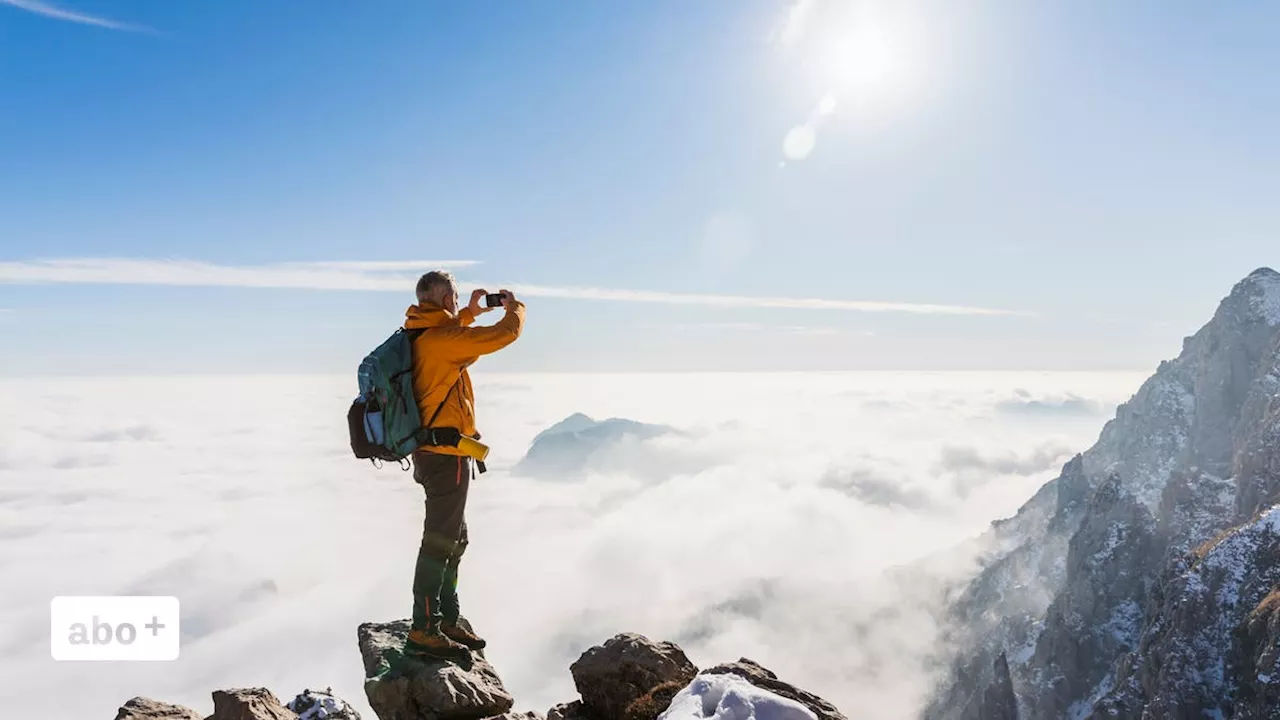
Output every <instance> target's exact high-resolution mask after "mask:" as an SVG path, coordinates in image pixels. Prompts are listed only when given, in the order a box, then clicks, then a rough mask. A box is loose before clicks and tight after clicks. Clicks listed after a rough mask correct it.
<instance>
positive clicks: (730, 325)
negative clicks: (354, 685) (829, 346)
mask: <svg viewBox="0 0 1280 720" xmlns="http://www.w3.org/2000/svg"><path fill="white" fill-rule="evenodd" d="M652 327H660V328H664V329H676V330H728V331H732V332H753V333H754V332H761V333H787V334H790V335H839V334H841V333H840V330H839V329H837V328H833V327H820V326H819V327H811V326H808V325H766V324H764V323H750V322H713V323H682V324H675V325H672V324H665V325H654V326H652Z"/></svg>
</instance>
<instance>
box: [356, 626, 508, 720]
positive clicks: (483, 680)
mask: <svg viewBox="0 0 1280 720" xmlns="http://www.w3.org/2000/svg"><path fill="white" fill-rule="evenodd" d="M460 624H463V625H464V626H466V627H468V628H469V627H470V625H468V624H467V622H466V620H465V619H464V620H461V621H460ZM409 627H410V623H409V621H408V620H397V621H394V622H389V623H363V624H361V625H360V627H359V630H358V636H359V640H360V654H361V656H362V657H363V658H364V671H365V681H364V691H365V695H366V696H367V697H368V699H369V705H370V706H371V707H372V708H373V711H374V713H375V714H377V716H378V717H379V718H380V720H481V719H482V718H489V717H494V716H496V715H503V714H505V713H507V712H509V711H510V710H511V706H512V704H513V699H512V697H511V694H510V693H508V692H507V691H506V688H504V687H503V686H502V680H501V679H500V678H499V677H498V673H497V672H496V671H495V670H494V669H493V666H491V665H490V664H489V663H488V662H486V661H485V659H484V657H483V656H482V655H480V654H475V653H473V655H472V661H471V662H470V663H466V665H468V667H463V666H461V665H459V664H455V663H451V662H445V661H437V660H425V659H420V658H413V657H407V656H405V655H404V654H403V652H402V650H403V648H404V641H405V638H406V637H407V636H408V634H409Z"/></svg>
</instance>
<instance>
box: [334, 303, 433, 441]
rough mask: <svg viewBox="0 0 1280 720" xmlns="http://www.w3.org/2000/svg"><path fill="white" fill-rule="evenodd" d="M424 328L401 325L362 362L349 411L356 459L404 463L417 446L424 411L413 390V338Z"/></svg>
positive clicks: (348, 421) (348, 417)
mask: <svg viewBox="0 0 1280 720" xmlns="http://www.w3.org/2000/svg"><path fill="white" fill-rule="evenodd" d="M422 332H423V331H422V330H405V329H403V328H401V329H399V330H396V331H395V332H394V333H393V334H392V335H391V337H389V338H387V340H386V341H385V342H383V343H382V344H381V345H379V346H378V347H377V348H376V349H375V350H374V351H373V352H371V353H369V354H368V355H367V356H366V357H365V359H364V361H363V362H361V363H360V369H359V370H358V371H357V373H356V379H357V381H358V382H359V386H360V395H359V396H358V397H357V398H356V399H355V402H353V403H351V410H350V411H348V412H347V424H348V425H349V426H350V428H349V429H350V431H351V451H352V452H353V453H355V456H356V457H357V458H360V459H367V460H371V461H373V463H374V464H375V465H376V464H378V463H379V462H380V461H387V460H389V461H392V462H401V461H403V460H404V459H405V458H406V457H408V456H409V455H411V454H413V451H414V450H417V449H418V446H419V445H420V443H419V441H418V438H419V436H420V434H421V431H422V414H421V413H420V412H419V410H418V401H417V399H416V398H415V397H414V395H413V341H414V340H416V339H417V337H418V336H419V335H421V334H422ZM439 412H440V411H439V410H438V409H437V410H436V413H437V414H438V413H439ZM432 419H433V420H434V419H435V418H432Z"/></svg>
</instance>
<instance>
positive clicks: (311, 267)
mask: <svg viewBox="0 0 1280 720" xmlns="http://www.w3.org/2000/svg"><path fill="white" fill-rule="evenodd" d="M476 264H478V262H477V261H474V260H432V261H426V260H423V261H371V262H360V261H356V262H296V263H274V264H265V265H220V264H216V263H208V262H200V261H190V260H148V259H143V260H138V259H123V258H74V259H71V258H67V259H53V260H34V261H17V262H0V283H11V284H14V283H21V284H43V283H81V284H114V285H184V286H205V287H210V286H216V287H256V288H294V289H311V290H362V291H389V292H405V289H406V288H409V287H412V285H413V282H414V281H415V280H416V279H417V274H418V273H420V272H421V271H422V270H423V269H424V268H432V267H448V268H465V267H471V266H473V265H476ZM464 284H467V285H470V286H481V287H488V286H492V287H509V288H510V289H512V290H513V291H516V292H519V293H520V294H522V295H526V296H529V297H545V298H562V299H571V300H597V301H614V302H635V303H655V304H665V305H701V306H709V307H723V308H775V309H790V310H845V311H853V312H896V313H915V314H926V315H1005V316H1007V315H1029V314H1030V313H1025V312H1018V311H1014V310H1005V309H998V308H984V307H970V306H965V305H942V304H929V303H910V302H886V301H880V300H831V299H824V298H798V297H770V296H745V295H709V294H698V293H672V292H660V291H651V290H627V289H617V288H601V287H570V286H548V285H527V284H523V283H488V284H486V283H479V282H465V283H464Z"/></svg>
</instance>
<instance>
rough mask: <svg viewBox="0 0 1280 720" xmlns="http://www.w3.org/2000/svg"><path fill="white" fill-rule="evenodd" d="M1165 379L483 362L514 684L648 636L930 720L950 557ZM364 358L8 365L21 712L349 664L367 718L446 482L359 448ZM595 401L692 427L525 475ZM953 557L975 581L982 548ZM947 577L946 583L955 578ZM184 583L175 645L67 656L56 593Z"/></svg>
mask: <svg viewBox="0 0 1280 720" xmlns="http://www.w3.org/2000/svg"><path fill="white" fill-rule="evenodd" d="M1141 380H1142V377H1141V376H1140V375H1136V374H1123V373H1119V374H1113V373H1102V374H1099V373H804V374H761V375H752V374H718V375H712V374H702V375H660V374H652V375H587V376H583V375H495V374H487V373H484V372H483V368H481V369H480V370H479V371H478V372H477V374H476V384H477V390H476V392H477V395H478V412H479V416H480V424H481V429H482V431H483V432H484V439H485V441H486V442H487V443H489V444H490V445H491V446H492V448H493V454H492V456H491V462H490V463H489V465H490V472H488V473H487V474H485V475H483V476H481V477H480V478H479V479H478V480H477V481H476V482H475V484H474V485H473V487H472V491H471V497H470V501H469V503H470V504H469V506H468V523H469V525H470V529H471V539H472V543H471V546H470V549H469V550H468V553H467V555H466V557H465V559H464V564H463V569H462V579H461V588H460V592H461V597H462V604H463V608H464V612H465V613H466V614H467V615H468V616H469V617H470V618H471V620H472V621H473V622H474V624H475V625H476V627H477V629H478V630H479V631H480V632H481V633H482V634H484V635H485V636H486V637H487V638H488V639H489V640H490V650H489V652H488V656H489V658H490V660H491V661H493V663H494V664H495V666H496V667H497V668H498V671H499V672H500V673H501V674H502V677H503V679H504V680H505V682H506V684H507V686H508V689H510V690H511V691H512V692H513V693H514V694H515V696H516V699H517V709H522V710H523V709H534V710H542V711H545V710H546V709H547V708H548V707H550V706H551V705H552V704H554V703H557V702H565V701H568V700H571V699H573V698H574V697H575V692H574V690H573V685H572V679H571V678H570V675H569V671H568V667H569V665H570V663H571V662H572V661H573V660H574V659H576V658H577V656H578V655H579V654H580V653H581V652H582V651H583V650H585V649H586V648H587V647H589V646H591V645H594V644H598V643H600V642H602V641H603V640H605V639H607V638H608V637H610V636H612V635H613V634H616V633H618V632H624V631H631V632H639V633H643V634H645V635H648V636H650V637H652V638H655V639H669V640H674V641H676V642H677V643H679V644H680V645H681V646H682V647H683V648H684V649H685V651H686V652H687V653H688V654H689V656H690V658H691V659H692V660H693V661H694V662H695V663H697V664H698V665H700V666H709V665H711V664H715V663H719V662H725V661H731V660H736V659H738V658H739V657H742V656H746V657H750V658H752V659H754V660H756V661H758V662H761V663H763V664H764V665H766V666H767V667H770V668H771V669H773V670H774V671H775V672H777V673H778V674H779V675H780V676H781V677H783V678H784V679H787V680H790V681H792V682H795V683H797V684H799V685H801V686H803V687H805V688H806V689H809V690H811V691H813V692H816V693H818V694H820V695H823V696H825V697H827V698H828V699H830V700H831V701H833V702H834V703H836V705H837V706H838V707H840V708H841V709H843V710H844V711H845V713H846V714H848V715H849V716H850V717H858V716H862V715H865V714H866V713H868V712H870V710H871V709H872V708H874V709H875V712H874V714H875V716H877V717H884V718H899V717H910V716H911V714H912V713H913V712H914V711H915V710H916V709H917V708H918V706H919V703H920V701H921V698H922V696H923V694H924V693H925V692H926V691H927V689H928V686H929V682H930V676H929V674H928V672H927V671H926V659H927V658H928V656H929V654H930V653H931V652H932V651H933V650H934V649H936V642H937V638H936V637H935V634H936V624H935V621H934V619H933V615H932V614H931V612H930V610H931V607H930V604H929V600H930V598H931V597H932V596H931V593H932V592H933V591H934V590H936V587H933V586H931V585H933V584H934V583H933V580H931V579H930V578H926V577H921V576H918V575H913V576H911V580H910V581H906V582H904V580H903V579H902V576H900V575H897V574H895V572H894V568H896V567H899V566H902V565H904V564H910V563H913V562H914V561H917V560H920V559H922V558H931V557H936V556H937V554H938V553H939V551H943V550H947V549H949V548H953V547H955V546H956V545H957V543H959V542H960V541H962V540H964V539H966V538H970V537H973V536H975V535H978V534H979V533H981V532H982V531H983V530H984V529H985V528H986V526H987V524H988V523H989V522H990V521H991V520H992V519H995V518H998V517H1003V516H1007V515H1009V514H1011V513H1012V512H1013V511H1014V510H1015V509H1016V508H1017V507H1018V506H1019V505H1020V504H1021V503H1022V502H1023V501H1024V500H1026V499H1027V498H1028V497H1029V496H1030V495H1031V494H1032V492H1034V490H1035V489H1036V488H1038V487H1039V486H1040V485H1041V484H1042V483H1043V482H1045V481H1046V480H1048V479H1050V478H1052V477H1053V476H1054V475H1055V474H1056V473H1057V471H1058V470H1059V469H1060V467H1061V465H1062V463H1064V462H1065V461H1066V460H1067V459H1069V457H1070V455H1071V454H1073V453H1075V452H1078V451H1080V450H1083V449H1084V448H1086V447H1088V446H1089V445H1090V444H1092V442H1093V441H1094V439H1095V438H1096V437H1097V434H1098V432H1099V431H1100V429H1101V427H1102V425H1103V423H1104V422H1105V421H1106V419H1107V418H1108V417H1109V416H1110V415H1111V414H1112V412H1113V410H1114V407H1115V405H1116V404H1117V403H1119V402H1122V401H1123V400H1125V399H1127V398H1128V396H1129V395H1130V394H1131V393H1132V391H1133V390H1134V389H1136V388H1137V386H1138V384H1139V382H1140V381H1141ZM354 390H355V389H354V378H351V377H325V376H295V377H233V376H217V377H212V376H211V377H163V378H94V379H9V380H3V381H0V406H3V407H5V408H6V412H5V413H4V414H3V416H0V588H2V589H3V590H2V591H0V678H3V682H0V707H4V708H5V709H6V712H7V713H8V714H10V715H13V716H14V717H108V716H110V715H111V714H113V713H114V711H115V709H116V708H117V707H118V706H119V705H120V704H121V703H123V702H124V701H125V700H127V699H128V698H130V697H133V696H135V695H146V696H149V697H153V698H157V699H161V700H167V701H171V702H180V703H183V704H187V705H189V706H191V707H194V708H196V709H197V710H200V711H201V712H203V713H206V714H207V713H208V712H210V711H211V702H210V700H209V693H210V692H211V691H212V690H214V689H218V688H226V687H239V686H267V687H269V688H271V689H272V690H274V691H275V692H276V694H277V695H281V696H283V698H284V699H286V700H287V699H289V698H291V697H292V696H293V694H295V693H297V692H301V690H302V689H303V688H304V687H312V688H324V687H330V686H331V687H332V688H333V689H334V691H335V692H336V693H338V694H339V695H341V696H342V697H344V698H346V699H347V700H349V701H351V702H352V703H353V704H355V705H356V706H357V707H358V708H360V709H361V710H362V712H365V713H366V716H367V717H369V718H372V717H373V715H372V712H371V711H369V710H368V706H367V704H366V702H365V698H364V694H363V690H362V684H361V683H362V675H363V673H362V668H361V662H360V657H359V653H358V651H357V648H356V631H355V628H356V626H357V624H358V623H360V622H363V621H367V620H388V619H392V618H397V617H405V616H407V615H408V612H409V609H410V600H411V598H410V594H409V587H410V579H411V577H412V573H413V562H414V556H415V553H416V550H417V545H418V539H419V537H420V533H421V523H422V491H421V489H420V488H419V487H418V486H417V485H415V484H414V483H413V481H412V479H411V477H410V475H409V474H408V473H402V472H401V471H400V470H399V469H397V468H395V467H386V468H383V469H380V470H378V469H374V468H373V467H371V466H370V465H369V463H367V462H361V461H357V460H355V459H354V458H353V457H351V455H350V451H349V447H348V444H347V438H346V419H345V416H346V411H347V407H348V405H349V403H350V401H351V399H352V397H353V395H354ZM576 412H582V413H586V414H588V415H590V416H592V417H594V418H597V419H604V418H610V417H621V418H629V419H632V420H637V421H640V422H645V423H658V424H663V425H667V426H670V427H671V428H673V429H675V430H676V432H669V433H663V434H659V435H657V436H655V437H650V438H645V439H640V438H633V439H627V438H623V439H621V440H618V441H615V442H611V443H607V444H604V445H602V446H600V447H598V448H595V449H592V450H591V451H590V452H589V453H588V454H587V456H585V457H583V458H580V460H581V462H579V463H577V464H578V465H579V466H581V467H582V468H583V469H582V470H580V471H574V472H572V473H566V474H555V473H552V474H547V473H535V474H533V476H532V477H530V476H524V475H521V474H516V473H514V472H513V468H514V467H515V466H516V464H517V462H518V461H519V460H520V459H521V458H522V457H523V455H524V454H525V452H526V451H527V450H528V448H529V445H530V442H531V441H532V440H533V438H534V437H535V436H536V435H537V434H538V433H539V432H541V431H542V430H544V429H546V428H548V427H549V426H552V425H554V424H555V423H557V422H558V421H560V420H562V419H564V418H565V417H567V416H569V415H571V414H573V413H576ZM947 557H950V558H951V560H950V561H949V562H948V563H945V564H942V565H941V566H939V564H938V563H936V562H934V563H931V564H930V567H931V569H932V572H933V573H935V574H937V573H940V574H941V575H944V576H946V575H951V576H963V575H964V573H966V572H970V571H971V570H972V567H971V564H970V563H968V562H965V559H964V558H963V557H962V556H947ZM935 579H936V578H935ZM139 594H155V595H176V596H177V597H178V598H179V599H180V601H181V603H182V613H183V615H182V628H183V644H182V656H181V658H180V659H179V660H177V661H175V662H171V663H67V662H61V663H60V662H55V661H53V660H52V659H51V658H50V655H49V632H50V629H49V602H50V599H51V598H53V597H54V596H57V595H139Z"/></svg>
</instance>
